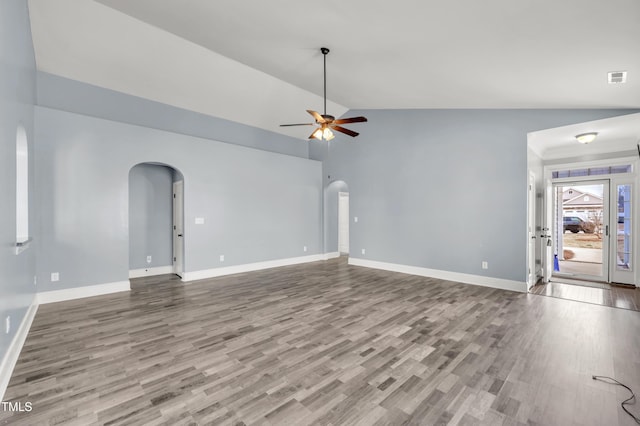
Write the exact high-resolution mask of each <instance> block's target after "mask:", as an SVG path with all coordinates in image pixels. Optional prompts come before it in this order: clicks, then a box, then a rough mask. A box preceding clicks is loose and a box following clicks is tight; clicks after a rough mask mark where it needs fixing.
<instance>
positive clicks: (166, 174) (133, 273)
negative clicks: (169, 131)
mask: <svg viewBox="0 0 640 426" xmlns="http://www.w3.org/2000/svg"><path fill="white" fill-rule="evenodd" d="M176 184H178V185H179V186H178V188H179V189H182V188H183V184H184V177H183V174H182V173H181V172H180V171H179V170H177V169H176V168H175V167H173V166H171V165H168V164H164V163H157V162H145V163H138V164H136V165H135V166H133V167H131V169H130V170H129V277H130V278H137V277H142V276H151V275H161V274H168V273H178V274H180V273H181V272H182V265H184V248H183V244H181V243H182V241H181V240H180V241H176V239H177V238H182V217H183V215H182V211H183V203H182V202H179V203H178V204H176V201H175V198H174V192H175V188H176ZM180 195H181V194H180ZM180 200H182V198H180ZM176 208H178V209H179V211H178V214H176ZM177 220H179V221H180V224H179V226H178V225H177V224H176V221H177ZM174 227H175V228H174ZM178 228H179V229H178ZM176 231H180V232H176ZM178 235H180V236H179V237H178ZM176 261H177V263H176Z"/></svg>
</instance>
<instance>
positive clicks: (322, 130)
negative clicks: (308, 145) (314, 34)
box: [280, 47, 367, 141]
mask: <svg viewBox="0 0 640 426" xmlns="http://www.w3.org/2000/svg"><path fill="white" fill-rule="evenodd" d="M320 51H321V52H322V54H323V55H324V114H319V113H317V112H315V111H313V110H310V109H308V110H307V112H308V113H309V114H311V116H312V117H313V118H314V119H315V120H316V122H315V123H299V124H281V125H280V127H288V126H314V125H316V124H317V125H318V128H317V129H316V130H314V131H313V133H312V134H311V136H309V139H319V140H322V139H324V140H327V141H330V140H331V139H333V138H334V137H335V136H334V135H333V132H332V130H335V131H336V132H340V133H344V134H345V135H349V136H351V137H356V136H358V135H359V134H360V133H358V132H354V131H353V130H349V129H345V128H344V127H342V126H340V124H348V123H362V122H364V121H367V119H366V117H351V118H339V119H337V120H336V118H335V117H334V116H333V115H329V114H327V54H328V53H329V49H327V48H326V47H321V48H320Z"/></svg>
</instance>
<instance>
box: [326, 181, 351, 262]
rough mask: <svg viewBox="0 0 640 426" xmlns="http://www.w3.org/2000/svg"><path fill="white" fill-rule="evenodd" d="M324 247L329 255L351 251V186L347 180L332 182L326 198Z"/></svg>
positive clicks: (345, 253)
mask: <svg viewBox="0 0 640 426" xmlns="http://www.w3.org/2000/svg"><path fill="white" fill-rule="evenodd" d="M324 206H325V207H324V248H325V254H326V255H327V256H328V257H337V256H339V255H341V254H343V255H348V253H349V234H350V233H349V187H348V185H347V184H346V182H344V181H342V180H337V181H333V182H331V183H330V184H329V185H328V186H327V188H326V189H325V198H324Z"/></svg>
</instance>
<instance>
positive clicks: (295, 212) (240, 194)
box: [36, 107, 323, 291]
mask: <svg viewBox="0 0 640 426" xmlns="http://www.w3.org/2000/svg"><path fill="white" fill-rule="evenodd" d="M36 139H37V141H38V150H37V151H36V162H37V164H38V168H37V173H36V185H37V188H38V202H37V207H38V210H39V211H41V212H43V213H42V218H41V222H42V224H41V226H42V237H41V244H40V245H39V246H38V250H39V251H38V259H39V262H38V277H39V279H41V280H42V281H43V282H44V281H47V283H46V284H43V285H42V287H41V288H40V290H41V291H45V290H57V289H62V288H72V287H78V286H87V285H93V284H102V283H110V282H118V281H124V280H127V279H128V271H129V256H128V249H129V171H130V169H131V168H132V167H133V166H134V165H136V164H139V163H144V162H151V163H161V164H166V165H168V166H170V167H172V168H174V169H176V170H179V171H180V172H181V173H182V174H183V175H184V197H185V206H184V213H185V237H184V242H185V271H187V272H192V271H200V270H206V269H212V268H216V267H224V266H232V265H240V264H246V263H253V262H259V261H267V260H275V259H283V258H290V257H298V256H303V255H310V254H319V253H321V252H322V213H321V212H322V196H323V190H322V176H321V164H320V163H319V162H316V161H313V160H308V159H303V158H299V157H294V156H288V155H282V154H276V153H272V152H267V151H261V150H256V149H250V148H246V147H242V146H238V145H232V144H226V143H222V142H216V141H212V140H205V139H200V138H195V137H192V136H186V135H181V134H176V133H170V132H166V131H161V130H155V129H149V128H145V127H140V126H133V125H129V124H123V123H117V122H113V121H107V120H103V119H98V118H94V117H89V116H85V115H79V114H74V113H68V112H64V111H58V110H53V109H48V108H43V107H36ZM45 212H46V213H45ZM196 217H203V218H205V224H204V225H195V224H194V219H195V218H196ZM305 245H306V246H307V247H308V251H307V252H303V246H305ZM220 255H225V262H224V263H221V262H220V261H219V256H220ZM51 272H59V274H60V281H59V282H56V283H51V282H49V281H50V274H51Z"/></svg>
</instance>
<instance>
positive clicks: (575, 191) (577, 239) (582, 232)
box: [554, 181, 608, 280]
mask: <svg viewBox="0 0 640 426" xmlns="http://www.w3.org/2000/svg"><path fill="white" fill-rule="evenodd" d="M607 189H608V182H603V181H598V182H594V181H589V182H584V183H561V184H556V185H555V201H556V208H555V209H554V211H555V216H556V217H555V224H556V226H555V231H556V232H555V238H554V240H555V241H554V243H555V256H557V262H555V268H554V269H555V271H554V273H555V274H556V275H570V276H576V277H584V278H596V279H599V280H607V279H608V272H607V257H606V253H607V249H606V241H607V230H608V223H607V221H606V216H605V214H606V206H607V204H606V202H605V201H606V198H607V196H606V192H607V191H606V190H607Z"/></svg>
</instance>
